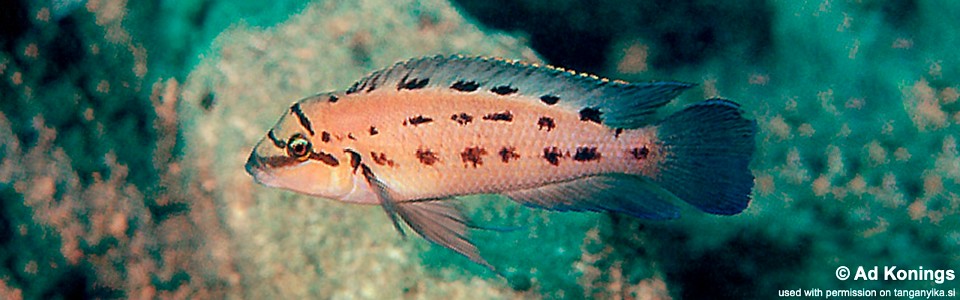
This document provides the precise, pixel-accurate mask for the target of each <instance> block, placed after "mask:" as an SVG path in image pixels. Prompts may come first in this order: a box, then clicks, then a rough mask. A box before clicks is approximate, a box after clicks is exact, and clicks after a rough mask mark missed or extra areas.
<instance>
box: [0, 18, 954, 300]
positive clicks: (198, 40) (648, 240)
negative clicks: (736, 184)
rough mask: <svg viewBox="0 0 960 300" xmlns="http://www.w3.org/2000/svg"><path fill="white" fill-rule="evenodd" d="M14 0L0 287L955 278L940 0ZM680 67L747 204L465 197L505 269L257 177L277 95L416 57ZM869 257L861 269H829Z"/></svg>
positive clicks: (728, 289) (622, 287) (649, 74)
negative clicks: (732, 142) (717, 117)
mask: <svg viewBox="0 0 960 300" xmlns="http://www.w3.org/2000/svg"><path fill="white" fill-rule="evenodd" d="M738 3H739V4H730V3H723V4H717V3H713V2H703V3H702V2H696V1H691V2H688V3H674V4H671V5H654V4H648V3H634V2H627V1H601V2H598V3H593V4H591V5H584V4H583V3H579V2H577V1H559V2H557V1H549V2H548V1H543V2H539V1H517V2H503V3H501V2H488V1H475V2H474V1H458V2H455V3H447V2H443V1H421V2H413V1H400V2H388V1H376V0H366V1H355V2H349V3H340V2H333V1H318V2H310V3H303V2H301V1H272V2H250V3H249V4H234V3H232V2H227V1H165V2H156V3H152V2H136V3H132V2H131V3H128V2H125V1H106V0H102V1H63V2H47V1H35V2H30V1H14V2H11V3H6V4H4V7H3V11H2V12H0V16H2V17H0V20H2V21H0V22H2V26H0V28H2V29H0V33H2V37H0V46H2V50H0V112H2V118H0V157H2V159H3V162H2V164H0V195H2V196H0V197H2V199H3V202H2V206H0V243H2V244H3V247H0V259H2V260H0V261H3V262H4V263H3V264H0V298H12V297H16V296H18V295H19V296H20V297H23V298H28V299H33V298H74V297H120V298H127V297H140V296H145V297H153V296H160V297H188V298H224V297H230V298H266V297H280V298H347V297H358V298H397V297H410V298H413V297H417V298H421V297H422V298H441V297H446V298H474V297H480V298H519V297H522V298H538V297H544V298H618V297H656V296H670V297H673V298H689V299H701V298H713V297H720V298H742V297H743V298H773V297H777V296H778V292H780V291H782V290H797V289H802V290H809V289H815V288H816V289H822V290H831V289H832V290H837V289H869V290H877V291H880V290H891V291H892V290H897V289H899V290H930V289H931V288H933V289H940V290H951V289H956V288H957V287H958V284H957V282H958V281H957V279H952V280H944V281H943V282H942V283H938V282H937V281H938V280H936V278H933V279H931V278H925V279H920V280H889V279H887V280H885V279H884V278H882V277H883V274H882V273H883V269H884V268H885V267H891V266H893V267H897V269H899V270H919V269H920V268H921V267H922V268H923V269H924V270H943V271H950V270H952V271H953V272H954V273H955V272H957V271H960V261H958V256H957V253H960V249H958V248H960V223H958V222H960V219H958V210H960V194H958V192H957V191H958V190H960V189H958V188H957V187H958V183H960V154H958V150H957V144H958V138H960V135H958V134H957V132H958V130H957V129H958V124H960V101H958V95H960V92H958V91H960V67H958V66H960V54H958V52H957V51H956V49H954V48H955V47H954V45H960V40H958V36H960V35H958V33H957V30H956V29H955V28H954V27H955V26H953V25H952V24H953V23H955V22H953V19H954V16H957V15H960V5H957V4H954V3H953V2H950V1H915V2H911V1H898V2H886V1H863V2H837V1H822V2H817V1H810V2H803V1H747V2H738ZM451 53H459V54H467V55H487V56H502V57H507V58H511V59H522V60H526V61H537V60H540V61H542V62H545V63H550V64H554V65H558V66H561V67H567V68H571V69H575V70H578V71H586V72H590V73H596V74H598V75H601V76H603V77H608V78H613V79H622V80H628V81H645V80H654V79H661V80H681V81H687V82H694V83H697V84H699V85H698V87H697V88H696V89H694V90H691V91H689V92H687V93H685V94H684V95H682V96H681V97H679V98H677V99H676V100H674V102H673V103H671V104H669V105H668V106H667V107H666V108H664V109H663V112H662V115H667V114H669V113H670V112H673V111H676V110H678V109H679V108H681V107H682V106H684V105H686V104H690V103H694V102H697V101H700V100H702V99H704V98H709V97H715V96H721V97H725V98H729V99H733V100H736V101H737V102H739V103H740V104H741V105H742V107H743V108H744V109H745V110H746V111H747V115H748V116H749V117H751V118H753V119H755V120H757V122H758V125H759V128H760V131H759V133H758V136H757V140H756V142H757V152H756V155H755V158H754V160H753V162H752V164H751V169H752V170H753V173H754V176H755V177H756V183H755V188H754V192H753V200H752V202H751V204H750V206H749V207H748V208H747V209H746V210H745V211H744V212H743V213H741V214H739V215H735V216H730V217H718V216H712V215H707V214H702V213H698V212H695V211H694V210H692V209H691V210H689V211H684V212H683V215H684V216H683V218H681V219H679V220H676V221H666V222H664V221H657V222H653V221H645V220H636V219H632V218H629V217H626V216H622V215H614V214H596V213H557V212H546V211H542V210H534V209H529V208H525V207H521V206H517V205H515V204H513V203H511V202H510V201H508V200H506V199H504V198H501V197H496V196H476V197H465V199H462V201H461V202H462V204H463V205H464V207H465V208H466V211H467V212H468V214H469V215H470V216H471V218H472V219H473V220H475V221H478V222H480V223H483V224H492V225H495V226H505V227H511V226H518V227H520V229H518V230H514V231H508V232H496V231H482V230H480V231H475V232H473V233H472V238H473V240H474V241H475V242H476V243H477V245H478V247H479V248H480V252H481V254H482V255H483V256H484V257H485V258H486V259H487V260H488V261H490V263H491V264H493V265H495V266H497V267H498V268H499V269H500V270H502V272H503V275H504V276H503V277H500V276H498V275H496V274H494V273H492V272H490V271H488V270H486V269H484V268H483V267H480V266H477V265H475V264H473V263H471V262H470V261H469V260H467V259H465V258H463V257H461V256H459V255H457V254H456V253H454V252H451V251H449V250H447V249H445V248H443V247H439V246H435V245H431V244H429V243H428V242H426V241H424V240H422V239H420V238H419V237H414V236H411V237H408V238H407V239H402V238H400V237H399V236H398V234H397V233H396V232H395V231H393V229H392V225H391V224H390V222H389V220H388V219H387V218H386V217H384V214H383V212H382V209H380V208H378V207H368V206H356V205H349V204H342V203H337V202H333V201H329V200H324V199H312V198H309V197H305V196H299V195H295V194H293V193H290V192H284V191H277V190H272V189H269V188H266V187H262V186H259V185H255V184H253V182H252V180H251V179H250V178H249V176H247V175H246V174H245V173H244V172H243V168H242V165H243V161H244V159H245V158H246V155H248V154H249V151H250V148H251V147H252V146H253V144H254V143H255V142H256V141H257V140H258V139H259V138H261V136H262V135H263V133H264V132H266V129H267V128H269V126H271V125H272V124H273V122H274V121H275V118H276V116H277V115H279V114H280V112H282V111H283V110H284V109H286V107H287V105H288V104H289V103H290V102H292V101H294V100H296V99H299V98H300V97H303V96H306V95H310V94H313V93H315V92H319V91H325V90H333V89H345V88H346V87H348V86H349V84H351V83H352V82H353V81H354V80H356V79H359V78H360V77H362V76H364V75H365V74H366V73H368V72H370V71H373V70H376V69H379V68H382V67H385V66H387V65H390V64H392V63H393V62H395V61H399V60H404V59H407V58H410V57H417V56H423V55H434V54H451ZM860 266H863V267H864V268H865V270H870V269H871V268H873V267H875V266H876V267H878V268H879V270H880V272H881V274H880V275H881V278H880V279H877V280H871V279H869V278H867V279H859V280H856V279H855V278H853V277H851V278H850V279H848V280H839V279H838V278H837V276H836V272H837V270H838V268H840V267H847V268H849V269H850V270H852V271H853V272H854V273H856V271H857V269H858V267H860Z"/></svg>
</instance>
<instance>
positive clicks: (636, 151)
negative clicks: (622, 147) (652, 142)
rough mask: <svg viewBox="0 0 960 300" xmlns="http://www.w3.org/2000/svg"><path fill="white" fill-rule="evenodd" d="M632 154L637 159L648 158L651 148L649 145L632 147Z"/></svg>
mask: <svg viewBox="0 0 960 300" xmlns="http://www.w3.org/2000/svg"><path fill="white" fill-rule="evenodd" d="M630 154H632V155H633V158H635V159H647V155H649V154H650V149H648V148H647V146H643V147H640V148H633V149H630Z"/></svg>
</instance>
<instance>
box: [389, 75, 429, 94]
mask: <svg viewBox="0 0 960 300" xmlns="http://www.w3.org/2000/svg"><path fill="white" fill-rule="evenodd" d="M427 83H430V78H423V79H419V78H413V79H410V80H409V81H408V80H407V76H403V79H400V82H399V83H397V90H398V91H399V90H403V89H407V90H416V89H421V88H423V87H425V86H427Z"/></svg>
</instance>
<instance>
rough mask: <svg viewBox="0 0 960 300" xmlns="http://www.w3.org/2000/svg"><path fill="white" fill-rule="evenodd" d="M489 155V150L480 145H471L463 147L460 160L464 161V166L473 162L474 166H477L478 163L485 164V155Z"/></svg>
mask: <svg viewBox="0 0 960 300" xmlns="http://www.w3.org/2000/svg"><path fill="white" fill-rule="evenodd" d="M484 155H487V150H486V149H483V148H480V147H470V148H466V149H463V152H460V160H461V161H463V163H464V167H466V166H468V165H469V164H473V167H474V168H476V167H477V165H482V164H483V156H484Z"/></svg>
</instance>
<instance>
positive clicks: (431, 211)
mask: <svg viewBox="0 0 960 300" xmlns="http://www.w3.org/2000/svg"><path fill="white" fill-rule="evenodd" d="M693 86H695V85H694V84H691V83H683V82H675V81H651V82H641V83H628V82H624V81H619V80H608V79H604V78H600V77H597V76H594V75H587V74H584V73H577V72H575V71H569V70H565V69H562V68H558V67H552V66H543V65H537V64H529V63H523V62H519V61H511V60H505V59H499V58H485V57H465V56H459V55H454V56H432V57H422V58H414V59H410V60H406V61H401V62H398V63H396V64H394V65H393V66H390V67H388V68H385V69H381V70H378V71H374V72H372V73H370V74H369V75H368V76H366V77H364V78H362V79H360V80H359V81H357V82H355V83H353V85H352V86H350V87H349V88H347V89H345V90H342V91H330V92H322V93H318V94H315V95H312V96H309V97H306V98H303V99H301V100H299V101H297V102H295V103H293V105H292V106H290V107H289V108H286V109H285V110H284V112H283V113H282V116H281V117H280V119H279V121H278V122H277V123H276V125H274V126H273V127H272V128H271V129H269V130H268V131H267V133H266V136H265V137H263V138H262V139H261V140H260V142H259V143H258V144H256V145H255V146H254V148H253V151H252V152H251V154H250V156H249V158H248V159H247V162H246V164H245V169H246V171H247V173H249V174H250V175H251V176H252V177H253V178H254V180H255V181H256V182H259V183H261V184H263V185H266V186H268V187H276V188H280V189H286V190H290V191H294V192H298V193H302V194H306V195H311V196H315V197H320V198H327V199H333V200H338V201H342V202H347V203H356V204H370V205H380V206H381V207H382V208H383V210H384V211H385V212H386V214H387V216H388V218H389V219H390V221H391V222H392V223H393V226H394V227H395V228H396V230H397V231H398V232H399V233H400V234H401V235H402V236H406V235H405V232H404V230H403V226H401V222H402V223H406V225H407V226H408V227H409V228H411V229H413V231H414V232H416V233H417V234H419V235H420V236H421V237H423V238H425V239H426V240H428V241H430V242H433V243H436V244H438V245H441V246H443V247H446V248H449V249H451V250H452V251H455V252H457V253H459V254H460V255H463V256H465V257H467V258H468V259H470V260H471V261H473V262H475V263H477V264H480V265H483V266H485V267H487V268H490V269H491V270H495V268H494V267H493V266H492V265H491V264H490V263H489V262H487V261H486V260H485V259H483V257H482V256H481V255H480V253H479V251H478V249H477V247H476V245H475V244H474V243H473V242H472V241H471V240H470V239H469V230H471V229H475V228H484V227H482V226H480V225H478V224H474V223H472V222H471V221H470V220H468V218H466V217H465V216H464V214H463V213H462V212H461V211H460V209H459V208H458V207H457V205H455V201H451V200H453V199H455V198H456V197H460V196H465V195H475V194H499V195H503V196H506V197H507V198H509V199H512V200H513V201H516V202H518V203H520V204H523V205H526V206H529V207H534V208H540V209H547V210H553V211H575V212H587V211H589V212H612V213H618V214H623V215H627V216H631V217H635V218H641V219H654V220H665V219H674V218H677V217H679V213H680V207H678V204H679V203H682V202H685V203H688V204H689V205H692V206H693V207H695V208H697V209H699V210H700V211H703V212H706V213H710V214H717V215H735V214H738V213H740V212H741V211H743V210H744V209H746V207H747V206H748V204H749V202H750V199H751V191H752V189H753V184H754V177H753V175H752V173H751V171H750V168H749V164H750V161H751V158H752V157H753V153H754V148H755V141H754V137H755V135H756V130H757V125H756V122H755V121H753V120H749V119H747V118H745V117H744V112H743V110H742V109H741V108H740V105H739V104H737V103H736V102H734V101H731V100H727V99H723V98H711V99H706V100H703V101H701V102H699V103H694V104H690V105H687V106H686V107H684V108H682V109H680V110H679V111H677V112H675V113H673V114H672V115H669V116H668V117H666V118H663V119H662V120H657V119H655V118H654V117H653V115H654V113H655V112H656V110H658V109H659V108H661V107H663V106H664V105H666V104H667V103H669V102H670V101H672V99H674V98H675V97H677V96H678V95H679V94H680V93H682V92H683V91H685V90H688V89H689V88H691V87H693Z"/></svg>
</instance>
